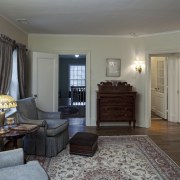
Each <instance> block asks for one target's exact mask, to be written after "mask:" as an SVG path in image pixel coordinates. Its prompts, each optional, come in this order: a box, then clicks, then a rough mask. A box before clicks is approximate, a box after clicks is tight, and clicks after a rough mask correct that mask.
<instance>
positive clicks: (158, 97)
mask: <svg viewBox="0 0 180 180" xmlns="http://www.w3.org/2000/svg"><path fill="white" fill-rule="evenodd" d="M152 69H153V70H152V72H151V73H152V83H151V84H152V86H151V87H152V89H151V96H152V111H154V112H155V113H156V114H157V115H158V116H160V117H162V118H164V119H167V85H166V84H167V81H166V77H167V75H166V57H154V58H152Z"/></svg>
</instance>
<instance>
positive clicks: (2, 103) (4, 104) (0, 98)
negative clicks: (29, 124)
mask: <svg viewBox="0 0 180 180" xmlns="http://www.w3.org/2000/svg"><path fill="white" fill-rule="evenodd" d="M16 106H17V103H16V101H15V99H14V98H13V97H11V96H8V95H0V109H8V108H15V107H16Z"/></svg>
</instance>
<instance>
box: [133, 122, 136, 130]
mask: <svg viewBox="0 0 180 180" xmlns="http://www.w3.org/2000/svg"><path fill="white" fill-rule="evenodd" d="M135 127H136V121H133V128H134V129H135Z"/></svg>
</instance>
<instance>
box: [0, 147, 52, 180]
mask: <svg viewBox="0 0 180 180" xmlns="http://www.w3.org/2000/svg"><path fill="white" fill-rule="evenodd" d="M0 162H1V163H0V179H4V180H5V179H6V180H14V179H18V180H34V179H38V180H48V179H49V177H48V175H47V173H46V172H45V171H44V169H43V168H42V167H41V165H40V164H39V162H38V161H29V162H28V163H27V164H24V153H23V150H22V148H19V149H14V150H10V151H3V152H0Z"/></svg>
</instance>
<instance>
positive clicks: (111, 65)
mask: <svg viewBox="0 0 180 180" xmlns="http://www.w3.org/2000/svg"><path fill="white" fill-rule="evenodd" d="M120 73H121V59H118V58H107V59H106V76H107V77H119V76H120Z"/></svg>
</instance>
